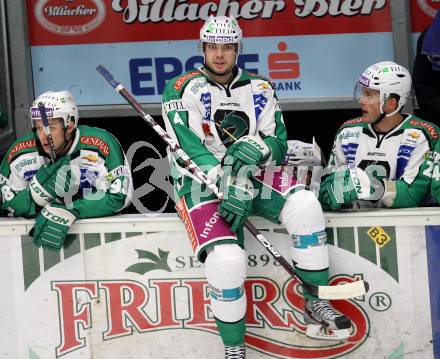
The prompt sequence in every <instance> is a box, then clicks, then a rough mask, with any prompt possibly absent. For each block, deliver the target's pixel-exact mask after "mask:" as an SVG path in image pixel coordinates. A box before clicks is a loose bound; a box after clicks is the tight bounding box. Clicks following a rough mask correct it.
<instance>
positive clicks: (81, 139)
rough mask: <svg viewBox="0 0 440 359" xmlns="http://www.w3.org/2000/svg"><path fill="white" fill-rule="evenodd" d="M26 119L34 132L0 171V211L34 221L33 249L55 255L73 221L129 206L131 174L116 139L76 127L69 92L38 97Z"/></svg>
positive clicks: (15, 148)
mask: <svg viewBox="0 0 440 359" xmlns="http://www.w3.org/2000/svg"><path fill="white" fill-rule="evenodd" d="M40 108H42V109H44V113H45V114H46V117H47V121H48V126H47V127H48V129H47V131H48V132H46V129H45V126H44V122H43V117H42V114H41V112H40ZM30 116H31V121H32V129H33V130H32V132H30V133H28V134H26V135H24V136H22V137H20V138H19V139H17V140H16V141H15V143H13V144H12V146H11V147H10V148H9V150H8V152H7V153H6V155H5V157H4V159H3V161H2V163H1V165H0V190H1V193H2V204H1V208H2V209H3V210H7V211H8V212H9V213H10V215H13V216H17V217H27V218H33V217H36V220H35V225H34V227H33V228H32V230H31V232H30V234H31V236H32V237H33V241H34V243H35V244H36V245H37V246H38V247H40V246H43V247H45V248H48V249H51V250H59V249H60V248H61V247H62V246H63V244H64V241H65V239H66V235H67V232H68V230H69V228H70V226H71V225H72V224H73V222H74V221H75V220H76V219H77V218H90V217H101V216H108V215H111V214H114V213H116V212H118V211H119V210H121V209H122V208H124V207H125V206H126V205H127V204H128V203H129V199H130V196H131V191H132V185H131V173H130V168H129V165H128V163H127V161H126V158H125V155H124V153H123V151H122V148H121V146H120V144H119V142H118V141H117V140H116V138H115V137H113V136H112V135H111V134H110V133H108V132H107V131H105V130H102V129H99V128H94V127H89V126H80V125H78V121H79V116H78V108H77V105H76V102H75V99H74V98H73V96H72V94H71V93H70V92H69V91H58V92H53V91H48V92H45V93H43V94H41V95H40V96H39V97H38V98H37V99H36V100H35V101H34V103H33V104H32V106H31V108H30ZM55 218H58V219H60V220H59V221H55V220H54V219H55Z"/></svg>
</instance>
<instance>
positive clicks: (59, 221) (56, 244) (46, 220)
mask: <svg viewBox="0 0 440 359" xmlns="http://www.w3.org/2000/svg"><path fill="white" fill-rule="evenodd" d="M78 216H79V212H78V211H77V210H76V209H67V207H66V206H65V205H62V204H48V205H46V206H44V207H43V209H42V210H41V212H40V213H39V215H38V216H37V218H36V219H35V225H34V227H33V228H32V229H31V231H30V232H29V235H30V236H32V237H33V241H34V243H35V245H36V246H37V247H40V246H43V247H44V248H47V249H50V250H53V251H59V250H60V248H61V247H62V246H63V243H64V241H65V240H66V236H67V232H68V231H69V228H70V226H71V225H72V224H73V222H75V220H76V219H77V218H78Z"/></svg>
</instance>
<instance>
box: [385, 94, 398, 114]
mask: <svg viewBox="0 0 440 359" xmlns="http://www.w3.org/2000/svg"><path fill="white" fill-rule="evenodd" d="M398 106H399V100H398V99H397V98H395V97H394V96H390V97H388V99H387V100H386V101H385V104H384V110H385V113H392V112H394V111H396V109H397V107H398Z"/></svg>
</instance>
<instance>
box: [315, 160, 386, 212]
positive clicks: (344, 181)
mask: <svg viewBox="0 0 440 359" xmlns="http://www.w3.org/2000/svg"><path fill="white" fill-rule="evenodd" d="M383 193H384V192H383V186H382V185H381V182H380V181H378V180H377V179H376V178H374V177H373V176H369V175H368V174H367V173H366V172H365V171H363V170H362V169H360V168H351V169H345V170H340V171H336V172H333V173H332V174H330V175H329V176H327V177H326V178H325V180H324V181H322V182H321V186H320V188H319V201H320V202H321V205H322V208H323V209H324V210H338V209H340V208H341V207H342V206H343V205H347V204H350V203H351V202H353V201H356V200H358V199H362V200H373V201H374V200H379V199H380V198H382V196H383Z"/></svg>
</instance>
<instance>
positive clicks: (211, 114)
mask: <svg viewBox="0 0 440 359" xmlns="http://www.w3.org/2000/svg"><path fill="white" fill-rule="evenodd" d="M241 38H242V33H241V29H240V27H239V26H238V23H237V21H236V20H235V19H234V18H233V17H226V16H218V17H212V16H211V17H209V19H208V20H207V21H206V23H205V24H204V26H203V27H202V29H201V31H200V47H201V50H202V51H203V55H204V65H203V66H202V67H200V68H199V69H197V70H193V71H189V72H187V73H185V74H183V75H182V76H179V77H177V78H174V79H172V80H170V81H169V82H168V83H167V85H166V88H165V91H164V95H163V104H162V114H163V118H164V122H165V125H166V129H167V132H168V134H169V135H170V136H171V137H173V138H174V139H176V141H177V142H178V144H179V146H180V147H181V148H182V149H183V150H184V151H185V152H186V153H187V154H188V155H189V157H190V158H191V159H192V160H193V161H194V162H195V163H196V164H197V165H198V166H199V167H200V168H202V169H203V170H204V172H205V173H206V174H207V176H208V177H209V178H210V179H211V180H212V181H213V182H214V183H217V185H218V186H219V187H220V188H221V190H222V192H223V194H224V197H223V200H222V201H219V200H218V199H217V197H216V196H214V195H213V194H212V193H210V191H209V189H208V188H206V186H205V185H201V184H200V183H199V182H198V181H197V180H196V179H195V178H194V177H193V176H192V175H191V174H190V173H189V172H188V171H187V170H185V169H184V168H183V167H184V166H182V164H181V163H180V162H179V159H178V158H176V159H175V160H174V161H173V163H172V175H173V183H174V187H175V191H176V198H177V204H176V209H177V211H178V214H179V216H180V217H181V219H182V221H183V222H184V224H185V227H186V230H187V232H188V237H189V239H190V241H191V245H192V248H193V250H194V252H195V253H196V255H197V256H198V258H199V260H200V261H201V262H204V263H205V273H206V277H207V281H208V284H209V288H210V303H211V309H212V312H213V315H214V317H215V320H216V323H217V327H218V330H219V333H220V336H221V338H222V340H223V343H224V346H225V357H226V358H244V357H245V346H244V336H245V314H246V292H245V290H244V282H245V278H246V254H245V251H244V242H243V223H244V221H245V220H246V218H247V217H248V216H249V215H250V214H254V215H258V216H262V217H264V218H267V219H269V220H271V221H273V222H275V223H282V224H283V225H284V226H285V228H286V229H287V231H288V233H289V235H290V238H291V239H290V240H291V241H292V249H291V257H292V261H293V263H294V264H295V267H296V270H297V271H298V273H299V274H300V275H301V277H302V278H304V279H305V280H306V281H309V282H311V283H313V284H317V285H318V284H319V285H325V284H327V283H328V279H329V275H328V266H329V260H328V247H327V236H326V232H325V223H324V217H323V212H322V209H321V206H320V204H319V202H318V200H317V198H316V196H315V195H314V194H313V193H312V192H311V191H307V190H306V189H305V185H304V184H302V183H299V182H298V181H297V179H296V178H295V177H294V176H292V175H291V174H289V172H284V171H282V170H281V168H280V167H279V165H280V163H281V161H282V159H283V158H284V156H285V155H286V150H287V133H286V128H285V126H284V122H283V117H282V113H281V110H280V108H279V104H278V100H277V98H276V96H275V91H274V89H273V87H272V85H271V83H270V82H269V81H268V80H267V79H265V78H264V77H262V76H259V75H255V74H252V73H250V72H248V71H245V70H243V69H241V68H239V67H237V65H236V61H237V57H238V54H239V53H240V51H241V47H242V43H241ZM304 295H305V299H306V301H305V309H304V318H305V321H306V323H307V324H308V327H307V334H308V335H311V336H313V334H315V335H316V330H318V331H319V329H320V328H321V325H322V324H323V325H324V326H325V327H327V328H329V329H331V330H332V331H331V333H332V336H329V337H331V338H332V339H344V338H346V337H348V336H349V335H350V328H351V321H350V320H349V319H348V318H346V317H345V316H344V315H343V314H341V313H339V312H337V311H336V310H335V309H334V308H333V307H332V306H331V305H330V303H329V302H328V301H326V300H319V299H318V298H316V297H313V296H312V295H310V294H309V293H307V292H305V293H304Z"/></svg>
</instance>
